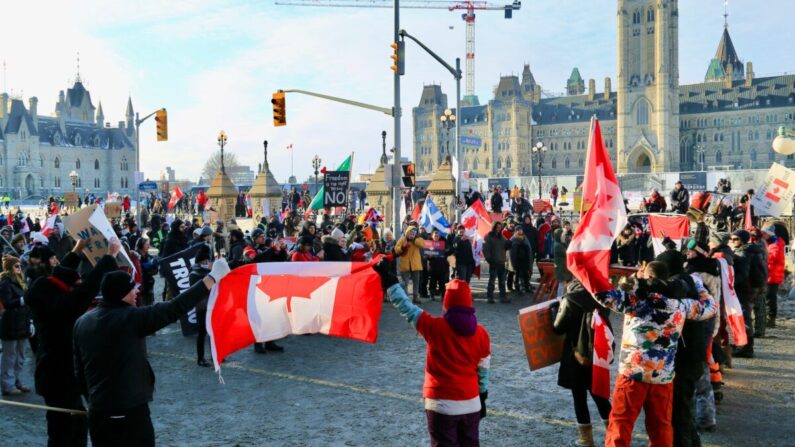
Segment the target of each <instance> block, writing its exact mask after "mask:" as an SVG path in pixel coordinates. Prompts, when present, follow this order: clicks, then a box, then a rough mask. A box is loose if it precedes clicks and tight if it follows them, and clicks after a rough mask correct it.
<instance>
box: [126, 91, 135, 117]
mask: <svg viewBox="0 0 795 447" xmlns="http://www.w3.org/2000/svg"><path fill="white" fill-rule="evenodd" d="M124 116H126V117H127V118H128V119H129V118H132V117H133V116H135V113H134V112H133V106H132V97H130V96H128V97H127V111H126V112H125V113H124Z"/></svg>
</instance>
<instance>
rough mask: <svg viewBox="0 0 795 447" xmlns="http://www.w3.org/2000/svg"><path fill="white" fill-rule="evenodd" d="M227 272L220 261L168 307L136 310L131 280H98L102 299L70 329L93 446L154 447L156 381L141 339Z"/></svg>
mask: <svg viewBox="0 0 795 447" xmlns="http://www.w3.org/2000/svg"><path fill="white" fill-rule="evenodd" d="M227 273H229V265H228V264H227V263H226V261H225V260H223V259H219V260H217V261H215V262H214V263H213V267H212V270H210V273H209V274H208V275H207V276H206V277H205V278H204V279H202V281H201V284H194V285H193V286H191V287H190V288H189V289H188V290H186V291H185V292H183V293H181V294H180V295H179V296H177V297H176V298H174V299H172V300H171V301H169V302H167V303H158V304H155V305H154V306H147V307H135V302H136V298H137V295H138V290H137V288H136V286H135V281H134V280H133V278H132V276H130V275H129V274H128V273H126V272H121V271H118V272H112V273H108V274H106V275H105V277H104V278H103V280H102V301H101V302H100V304H99V306H98V307H97V308H96V309H94V310H92V311H91V312H88V313H87V314H85V315H83V316H82V317H80V319H79V320H77V323H75V328H74V338H73V340H74V353H75V355H74V365H75V371H76V372H77V381H78V384H79V386H80V387H81V390H82V391H83V393H84V394H85V396H86V398H87V400H88V408H89V412H88V424H89V430H90V433H91V442H92V444H94V445H96V446H106V445H114V446H136V447H144V446H154V445H155V434H154V428H153V427H152V421H151V419H150V418H149V402H150V401H152V395H153V393H154V385H155V378H154V373H153V372H152V367H151V366H150V365H149V361H147V359H146V353H145V351H144V342H143V341H144V338H146V337H147V336H149V335H152V334H154V333H155V332H157V331H158V330H159V329H162V328H163V327H165V326H167V325H169V324H171V323H173V322H175V321H177V320H178V319H179V318H180V317H181V316H182V315H183V314H184V313H186V312H187V311H188V310H189V309H191V308H192V307H194V306H195V305H196V304H197V303H198V302H199V301H201V300H202V299H204V298H207V296H208V295H209V293H210V288H212V286H213V284H215V283H217V282H218V281H220V280H221V279H222V278H223V277H224V276H226V274H227Z"/></svg>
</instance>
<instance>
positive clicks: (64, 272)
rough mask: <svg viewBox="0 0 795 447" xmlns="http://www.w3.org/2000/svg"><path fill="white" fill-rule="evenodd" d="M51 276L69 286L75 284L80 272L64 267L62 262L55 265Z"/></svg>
mask: <svg viewBox="0 0 795 447" xmlns="http://www.w3.org/2000/svg"><path fill="white" fill-rule="evenodd" d="M52 276H53V277H54V278H56V279H58V280H60V281H61V282H63V283H64V284H66V285H69V286H73V285H75V283H77V281H78V280H79V279H80V273H79V272H78V271H77V270H75V269H72V268H69V267H65V266H64V265H63V264H61V265H56V266H55V269H53V272H52Z"/></svg>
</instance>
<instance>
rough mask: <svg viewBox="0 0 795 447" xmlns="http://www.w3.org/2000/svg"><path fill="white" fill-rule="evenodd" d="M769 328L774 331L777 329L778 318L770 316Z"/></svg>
mask: <svg viewBox="0 0 795 447" xmlns="http://www.w3.org/2000/svg"><path fill="white" fill-rule="evenodd" d="M767 327H768V329H773V328H775V327H776V317H774V316H772V315H768V317H767Z"/></svg>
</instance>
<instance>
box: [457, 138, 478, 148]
mask: <svg viewBox="0 0 795 447" xmlns="http://www.w3.org/2000/svg"><path fill="white" fill-rule="evenodd" d="M480 143H481V141H480V138H477V137H461V145H462V146H475V147H480Z"/></svg>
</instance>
